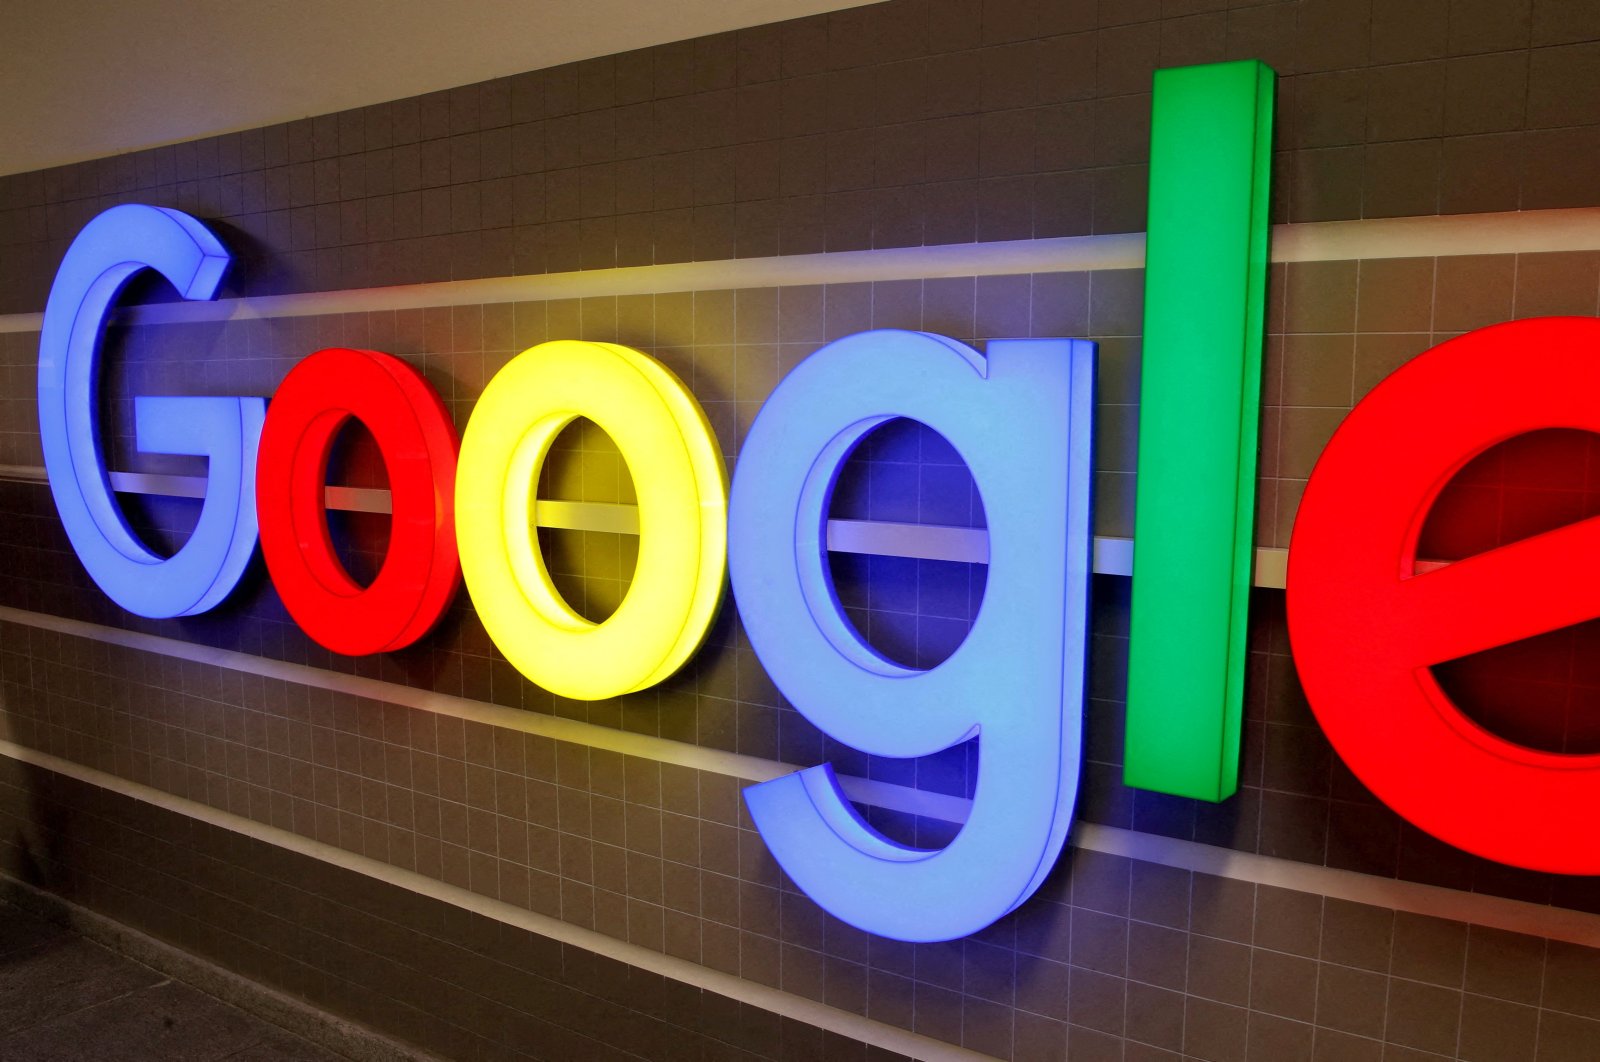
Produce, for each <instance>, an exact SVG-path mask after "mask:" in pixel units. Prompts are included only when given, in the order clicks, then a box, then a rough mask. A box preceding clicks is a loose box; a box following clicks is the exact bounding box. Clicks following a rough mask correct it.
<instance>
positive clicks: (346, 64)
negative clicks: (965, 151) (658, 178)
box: [0, 0, 862, 174]
mask: <svg viewBox="0 0 1600 1062" xmlns="http://www.w3.org/2000/svg"><path fill="white" fill-rule="evenodd" d="M861 2H862V0H447V2H444V3H441V2H439V0H251V2H248V3H225V2H223V3H219V2H196V0H138V2H132V3H125V4H121V3H106V2H105V0H48V2H46V0H6V2H5V3H0V100H4V101H5V102H4V106H0V174H3V173H17V172H22V171H26V170H33V169H40V168H43V167H46V166H55V165H60V164H62V163H67V162H74V161H78V160H81V159H86V158H97V157H100V156H103V155H111V154H116V153H119V152H123V151H131V150H134V149H137V148H144V147H150V146H154V145H157V144H166V143H173V142H175V141H180V140H189V139H193V138H195V137H201V136H208V135H213V134H216V133H224V132H229V131H232V130H235V129H249V128H253V127H256V126H261V125H268V124H272V123H275V122H281V121H287V120H290V119H294V118H303V117H306V116H309V115H316V114H326V113H329V112H331V111H338V110H343V109H345V108H349V107H358V106H364V105H366V104H370V103H380V102H382V101H384V100H391V99H400V98H402V97H406V96H415V95H420V94H421V93H424V92H432V91H435V90H437V89H442V88H450V87H453V86H456V85H467V84H471V83H473V82H476V81H484V80H487V79H489V78H493V77H502V76H504V75H507V74H515V73H521V72H523V71H525V70H537V69H540V68H542V67H547V66H554V65H557V64H559V63H565V62H571V61H573V60H577V59H587V58H591V57H593V56H597V55H609V54H612V53H614V52H621V51H627V50H629V49H632V48H641V47H646V46H649V45H653V44H662V43H665V42H667V41H674V40H686V39H688V38H691V37H698V36H702V35H704V34H708V33H718V32H722V31H724V30H731V29H739V28H742V27H746V26H756V25H761V24H763V23H767V22H777V21H781V20H783V19H789V18H798V17H800V16H803V15H809V14H815V13H817V12H821V11H830V10H835V9H839V8H845V7H855V6H859V5H860V4H861Z"/></svg>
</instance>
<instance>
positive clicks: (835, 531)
mask: <svg viewBox="0 0 1600 1062" xmlns="http://www.w3.org/2000/svg"><path fill="white" fill-rule="evenodd" d="M8 479H9V480H14V481H17V482H22V483H44V482H46V478H45V471H44V469H43V468H42V467H39V466H36V465H0V480H8ZM111 486H112V488H113V489H114V490H118V491H122V492H123V493H127V494H161V495H167V496H170V497H175V498H203V497H205V479H204V478H203V477H200V476H165V475H153V474H150V473H144V472H113V473H111ZM325 498H326V503H327V506H328V508H330V509H341V510H344V511H347V512H364V513H387V512H389V511H390V508H389V492H388V491H387V490H383V489H374V488H369V487H329V488H327V493H326V495H325ZM533 519H534V523H536V524H538V526H540V527H554V528H562V529H564V530H568V531H609V532H612V533H615V534H623V535H637V534H638V533H639V510H638V507H637V506H633V505H616V504H612V503H609V502H574V501H548V500H542V499H541V500H540V501H538V502H536V503H535V505H534V510H533ZM828 548H829V549H831V550H836V551H838V552H841V553H872V554H877V555H879V556H884V557H912V558H916V559H920V560H945V561H963V562H965V563H968V564H987V563H989V535H988V533H987V532H986V531H984V530H983V529H982V528H975V527H944V526H940V525H938V524H900V523H892V522H889V521H886V520H829V521H828ZM1288 556H1289V553H1288V550H1283V549H1268V548H1265V547H1263V548H1261V549H1257V550H1256V578H1255V585H1257V586H1265V587H1276V588H1277V589H1280V590H1281V589H1283V585H1284V583H1283V580H1284V576H1285V574H1286V572H1287V569H1288ZM1419 567H1420V566H1419ZM1094 571H1095V573H1096V574H1098V575H1132V574H1133V539H1131V538H1111V537H1109V536H1102V537H1100V538H1096V539H1095V540H1094Z"/></svg>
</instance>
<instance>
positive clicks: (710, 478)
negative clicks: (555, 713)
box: [456, 340, 728, 701]
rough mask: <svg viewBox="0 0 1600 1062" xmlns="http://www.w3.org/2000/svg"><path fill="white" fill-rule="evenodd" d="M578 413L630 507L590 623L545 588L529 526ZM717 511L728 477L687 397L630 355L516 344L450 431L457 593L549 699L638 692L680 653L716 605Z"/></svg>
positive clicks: (721, 537)
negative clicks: (632, 497) (602, 611)
mask: <svg viewBox="0 0 1600 1062" xmlns="http://www.w3.org/2000/svg"><path fill="white" fill-rule="evenodd" d="M577 417H588V418H589V419H590V420H592V421H594V422H595V423H596V424H597V425H599V426H600V428H601V429H602V430H603V431H605V432H606V434H608V435H610V436H611V438H612V439H613V440H614V441H615V442H616V444H617V448H618V449H619V450H621V452H622V457H623V459H624V460H625V461H626V462H627V463H628V469H629V471H630V472H631V473H632V476H633V481H634V487H635V491H636V493H637V495H638V498H639V535H640V541H639V560H638V564H637V566H636V568H635V569H634V576H633V583H632V584H631V585H630V586H629V588H628V592H627V594H626V595H625V596H624V597H623V600H622V604H621V605H619V606H618V607H617V610H616V612H614V613H613V614H612V615H611V616H610V617H609V618H607V619H606V620H605V621H604V622H602V623H598V624H597V623H591V622H590V621H589V620H587V619H585V618H584V617H582V616H580V615H578V614H577V613H576V612H574V611H573V610H572V608H571V606H569V605H568V604H567V603H566V601H565V600H563V598H562V597H561V594H560V592H559V591H558V590H557V589H556V587H555V584H554V583H552V582H551V580H550V573H549V571H548V570H547V569H546V567H545V563H544V556H543V554H542V553H541V551H540V549H539V540H538V537H537V535H536V534H535V532H534V530H533V527H532V523H533V522H532V520H531V519H530V517H531V515H532V508H533V503H534V496H535V492H536V491H537V489H538V482H539V470H540V468H541V467H542V466H543V464H544V460H545V455H546V454H547V453H548V452H549V450H550V444H551V443H552V442H554V440H555V438H556V436H557V435H559V434H560V433H561V429H563V428H565V427H566V426H567V425H568V424H570V423H571V422H572V421H573V420H574V419H576V418H577ZM727 511H728V486H727V472H726V470H725V469H724V467H723V464H722V455H721V453H720V452H719V451H718V448H717V443H716V439H715V437H714V436H713V435H712V432H711V426H710V425H709V424H708V423H707V422H706V417H705V413H704V411H702V410H701V408H700V404H699V403H698V402H696V401H695V399H694V396H693V395H692V394H690V393H689V390H688V388H686V387H684V385H683V383H682V381H680V380H679V379H678V378H677V377H676V376H674V375H673V374H672V373H671V372H670V371H668V370H667V368H666V367H665V366H663V365H662V364H661V363H660V362H658V361H656V360H655V359H654V358H651V357H648V356H647V355H645V354H641V353H640V352H639V351H636V350H632V349H630V348H628V347H623V346H618V345H616V344H613V343H588V342H580V341H578V340H559V341H556V342H552V343H541V344H539V345H538V346H536V347H530V348H528V349H527V350H525V351H523V352H522V353H521V354H518V355H517V356H516V357H515V358H513V359H512V360H511V361H510V362H509V363H508V364H507V365H506V366H505V367H504V368H503V369H501V370H500V371H499V372H498V373H496V374H495V377H494V379H492V380H490V381H489V385H488V386H487V387H486V388H485V389H484V392H483V397H482V398H481V399H480V400H479V401H478V404H477V407H476V408H475V409H474V410H473V412H472V418H471V420H470V421H469V422H468V424H467V429H466V431H465V433H464V434H463V435H462V437H461V459H460V465H459V467H458V469H457V471H456V541H457V546H458V548H459V549H460V552H461V574H462V577H463V578H464V580H465V581H466V584H467V591H468V593H469V594H471V596H472V603H473V605H474V606H475V607H476V608H477V610H478V616H479V618H480V619H481V620H482V621H483V625H484V628H485V629H486V630H487V631H488V632H489V637H490V638H492V639H494V643H495V644H496V645H497V646H499V647H500V651H501V652H503V653H505V655H506V659H507V660H509V661H510V662H511V664H512V665H513V666H514V667H516V669H517V670H518V671H520V672H522V673H523V674H524V675H526V676H527V677H528V678H530V679H532V680H533V681H534V682H536V683H538V684H539V685H540V686H543V687H544V688H545V689H548V690H550V691H551V692H552V693H556V694H559V695H561V696H563V697H571V698H574V699H576V700H586V701H592V700H599V699H601V698H605V697H615V696H617V695H619V694H623V693H632V692H634V691H636V690H642V689H646V688H647V687H650V686H653V685H655V684H656V683H657V682H660V681H661V680H662V679H664V678H666V677H667V676H668V675H670V674H672V673H673V672H674V671H676V670H677V669H678V668H680V667H682V666H683V664H684V662H685V661H687V660H688V659H689V657H690V656H691V655H693V653H694V651H695V650H696V649H697V648H698V647H699V645H700V642H701V639H703V638H704V637H705V632H706V628H707V627H708V626H710V623H711V619H712V617H713V615H714V614H715V612H716V609H717V604H718V602H719V601H720V600H721V597H722V587H723V579H724V576H725V574H726V570H727Z"/></svg>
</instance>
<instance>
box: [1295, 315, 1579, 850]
mask: <svg viewBox="0 0 1600 1062" xmlns="http://www.w3.org/2000/svg"><path fill="white" fill-rule="evenodd" d="M1596 351H1600V320H1597V319H1595V318H1591V317H1583V318H1579V317H1549V318H1535V319H1531V320H1525V321H1516V322H1512V323H1508V324H1500V325H1494V326H1492V327H1489V328H1484V329H1480V330H1478V331H1476V332H1469V333H1467V334H1466V335H1464V336H1461V337H1459V338H1457V339H1452V340H1450V341H1448V342H1446V343H1442V344H1440V345H1439V346H1437V347H1434V348H1433V349H1432V350H1429V351H1427V352H1426V353H1424V354H1422V355H1421V356H1420V357H1417V358H1416V359H1414V360H1413V361H1411V362H1410V363H1408V364H1406V365H1405V366H1403V367H1402V368H1401V369H1399V370H1398V371H1397V372H1395V373H1394V374H1393V375H1391V376H1390V377H1389V378H1388V379H1386V380H1384V381H1383V383H1381V384H1379V385H1378V386H1377V388H1375V389H1374V390H1373V391H1372V392H1371V393H1370V394H1369V395H1367V397H1366V398H1365V399H1363V400H1362V401H1361V403H1360V404H1359V405H1358V406H1356V408H1355V410H1354V411H1352V412H1351V414H1350V416H1349V417H1348V418H1346V420H1345V421H1344V423H1343V424H1342V425H1341V426H1340V428H1339V430H1338V431H1337V432H1336V433H1335V434H1334V436H1333V440H1332V441H1331V442H1330V443H1329V444H1328V447H1327V449H1326V450H1324V451H1323V454H1322V457H1321V459H1320V460H1319V461H1318V462H1317V465H1316V468H1315V469H1313V471H1312V473H1311V480H1310V482H1309V484H1307V486H1306V492H1305V496H1304V499H1303V500H1302V501H1301V503H1300V511H1299V514H1298V516H1297V517H1296V519H1295V525H1294V537H1293V539H1292V540H1291V543H1290V549H1289V578H1288V611H1289V636H1290V640H1291V642H1292V643H1293V646H1294V655H1295V662H1296V665H1297V666H1298V668H1299V671H1300V679H1301V681H1302V683H1303V684H1304V686H1305V691H1306V696H1307V698H1308V699H1309V701H1310V702H1311V707H1312V709H1313V710H1314V711H1315V712H1316V715H1317V719H1318V721H1319V722H1320V723H1321V724H1322V727H1323V729H1324V730H1325V731H1326V732H1327V734H1328V739H1329V740H1330V741H1331V742H1332V743H1333V747H1334V748H1335V749H1337V750H1338V752H1339V755H1341V756H1342V757H1344V760H1345V762H1346V763H1347V764H1349V766H1350V769H1351V770H1352V771H1354V772H1355V774H1356V776H1357V777H1359V778H1360V779H1361V781H1362V782H1364V783H1365V784H1366V785H1367V786H1368V787H1369V788H1370V789H1371V790H1372V792H1373V793H1374V794H1375V795H1376V796H1377V797H1378V798H1379V799H1380V800H1382V801H1384V802H1385V803H1387V804H1388V805H1389V806H1390V807H1391V808H1393V809H1394V810H1395V811H1397V812H1399V813H1400V814H1401V815H1403V816H1404V817H1405V818H1407V819H1409V820H1410V821H1411V822H1413V823H1415V824H1416V825H1417V826H1419V827H1421V828H1422V829H1424V830H1426V831H1428V832H1429V833H1431V834H1433V835H1434V836H1435V837H1438V838H1440V839H1441V840H1444V841H1448V842H1449V843H1450V844H1453V845H1455V846H1457V847H1459V848H1464V849H1466V850H1467V851H1469V852H1473V853H1475V854H1477V855H1480V856H1484V857H1485V858H1488V859H1493V860H1497V861H1498V862H1502V863H1510V864H1512V865H1513V866H1520V867H1526V868H1528V869H1531V870H1544V871H1554V872H1556V873H1564V874H1596V873H1600V834H1597V833H1596V832H1595V829H1594V809H1595V808H1596V807H1597V806H1600V756H1596V755H1584V756H1573V755H1562V754H1559V753H1549V752H1540V751H1537V750H1534V749H1530V748H1527V747H1525V746H1522V745H1517V744H1514V743H1512V742H1509V741H1506V740H1505V739H1503V738H1500V737H1497V736H1496V735H1494V734H1491V733H1489V732H1488V731H1487V730H1484V729H1482V728H1481V727H1479V726H1478V725H1477V724H1476V723H1473V722H1472V721H1471V720H1469V719H1467V718H1466V717H1465V716H1464V715H1462V714H1461V712H1460V711H1459V710H1458V709H1457V708H1456V706H1455V705H1454V704H1453V703H1451V701H1450V699H1449V698H1448V697H1447V696H1446V695H1445V693H1444V691H1443V690H1441V689H1440V687H1439V684H1438V682H1437V681H1436V680H1435V679H1434V677H1433V672H1432V670H1431V668H1432V666H1433V665H1435V664H1441V663H1444V662H1446V661H1449V660H1454V659H1457V658H1459V657H1463V656H1466V655H1468V654H1471V653H1476V652H1481V651H1483V650H1486V649H1491V648H1494V647H1496V646H1500V645H1506V644H1509V643H1511V642H1515V641H1519V640H1521V639H1524V638H1531V637H1533V636H1534V635H1538V634H1543V633H1545V632H1546V631H1552V630H1556V629H1558V628H1561V627H1565V626H1568V625H1570V624H1574V623H1582V622H1584V621H1587V620H1591V619H1594V618H1595V617H1596V616H1600V566H1596V565H1595V564H1593V563H1592V562H1591V558H1593V557H1594V556H1595V553H1596V551H1597V550H1600V517H1591V518H1589V519H1586V520H1582V521H1579V522H1578V523H1575V524H1570V525H1568V526H1566V527H1562V528H1558V529H1557V530H1554V531H1549V532H1546V533H1545V534H1541V535H1535V536H1533V537H1532V538H1527V539H1523V540H1521V541H1519V542H1513V543H1511V544H1509V545H1505V546H1501V547H1499V548H1497V549H1492V550H1489V551H1488V552H1486V553H1480V554H1477V555H1476V556H1472V557H1468V558H1466V559H1465V560H1458V561H1455V562H1453V563H1451V564H1448V565H1445V566H1444V567H1442V568H1437V569H1434V570H1432V571H1425V572H1422V573H1418V572H1417V570H1416V561H1417V556H1416V546H1417V540H1418V536H1419V534H1420V533H1421V529H1422V526H1423V522H1424V521H1425V520H1426V519H1427V516H1428V511H1429V510H1430V509H1431V508H1432V506H1433V502H1434V499H1435V498H1436V497H1437V496H1438V494H1439V491H1440V490H1441V489H1443V488H1444V487H1445V485H1446V484H1447V483H1448V482H1449V481H1450V479H1451V478H1452V477H1453V476H1454V475H1455V474H1456V473H1457V472H1458V471H1459V470H1460V469H1461V468H1462V466H1464V465H1465V464H1466V463H1467V462H1468V461H1470V460H1472V459H1473V458H1474V457H1476V456H1477V455H1478V454H1480V453H1482V452H1483V451H1485V450H1487V449H1489V448H1490V447H1492V446H1494V445H1496V444H1497V443H1500V442H1503V441H1505V440H1507V439H1510V438H1513V437H1515V436H1517V435H1521V434H1523V433H1525V432H1530V431H1537V430H1539V429H1543V428H1577V429H1579V430H1582V431H1590V432H1600V359H1597V358H1596V356H1595V355H1596Z"/></svg>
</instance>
